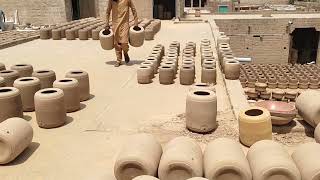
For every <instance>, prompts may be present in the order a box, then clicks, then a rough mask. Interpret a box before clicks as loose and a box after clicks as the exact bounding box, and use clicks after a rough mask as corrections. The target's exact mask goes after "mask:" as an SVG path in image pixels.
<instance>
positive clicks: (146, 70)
mask: <svg viewBox="0 0 320 180" xmlns="http://www.w3.org/2000/svg"><path fill="white" fill-rule="evenodd" d="M149 63H150V62H149ZM153 70H154V69H153V68H152V67H151V66H144V65H141V66H140V67H139V68H138V70H137V80H138V83H139V84H149V83H151V82H152V80H151V78H152V77H153Z"/></svg>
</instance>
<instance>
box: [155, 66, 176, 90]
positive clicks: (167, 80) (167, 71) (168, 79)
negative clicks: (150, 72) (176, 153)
mask: <svg viewBox="0 0 320 180" xmlns="http://www.w3.org/2000/svg"><path fill="white" fill-rule="evenodd" d="M174 74H175V73H174V69H173V67H172V66H160V67H159V82H160V84H165V85H168V84H173V82H174V81H173V80H174V76H175V75H174Z"/></svg>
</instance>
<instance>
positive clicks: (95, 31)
mask: <svg viewBox="0 0 320 180" xmlns="http://www.w3.org/2000/svg"><path fill="white" fill-rule="evenodd" d="M102 29H103V28H97V29H93V30H92V35H91V37H92V40H99V33H100V31H101V30H102Z"/></svg>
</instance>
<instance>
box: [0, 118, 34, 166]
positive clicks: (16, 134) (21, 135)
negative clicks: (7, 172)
mask: <svg viewBox="0 0 320 180" xmlns="http://www.w3.org/2000/svg"><path fill="white" fill-rule="evenodd" d="M32 138H33V129H32V127H31V125H30V124H29V123H28V122H27V121H26V120H24V119H21V118H17V117H15V118H10V119H7V120H5V121H4V122H2V123H0V151H1V153H0V164H7V163H9V162H11V161H13V160H14V159H15V158H16V157H17V156H18V155H19V154H21V153H22V152H23V151H24V150H25V149H26V148H27V147H28V146H29V145H30V143H31V141H32Z"/></svg>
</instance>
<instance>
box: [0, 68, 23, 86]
mask: <svg viewBox="0 0 320 180" xmlns="http://www.w3.org/2000/svg"><path fill="white" fill-rule="evenodd" d="M0 77H2V78H4V81H5V84H6V86H7V87H12V86H13V82H14V81H15V80H16V79H18V78H19V72H18V71H16V70H3V71H0Z"/></svg>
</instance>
